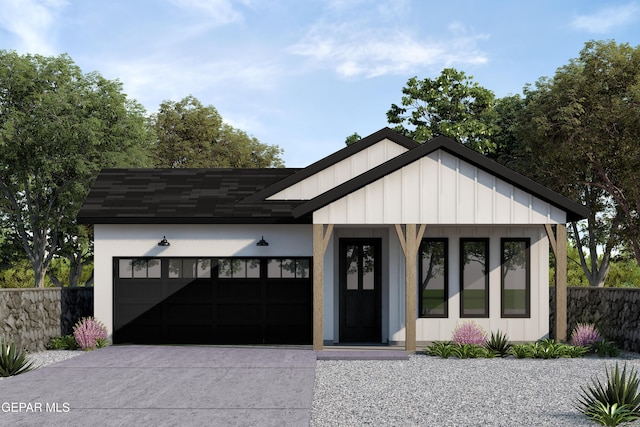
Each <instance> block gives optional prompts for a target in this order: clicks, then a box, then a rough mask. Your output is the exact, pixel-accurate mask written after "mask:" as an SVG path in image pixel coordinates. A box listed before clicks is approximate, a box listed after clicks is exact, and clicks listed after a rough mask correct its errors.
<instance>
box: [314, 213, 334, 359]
mask: <svg viewBox="0 0 640 427" xmlns="http://www.w3.org/2000/svg"><path fill="white" fill-rule="evenodd" d="M332 232H333V224H329V225H327V227H326V229H325V226H324V224H313V349H314V350H322V348H323V346H324V334H323V322H322V316H323V302H324V254H325V252H326V251H327V246H328V245H329V240H330V239H331V233H332Z"/></svg>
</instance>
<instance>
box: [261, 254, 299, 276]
mask: <svg viewBox="0 0 640 427" xmlns="http://www.w3.org/2000/svg"><path fill="white" fill-rule="evenodd" d="M267 276H268V277H269V278H270V279H279V278H283V279H294V278H297V279H306V278H308V277H309V260H308V259H306V258H305V259H297V258H296V259H291V258H283V259H279V258H278V259H270V260H269V262H268V264H267Z"/></svg>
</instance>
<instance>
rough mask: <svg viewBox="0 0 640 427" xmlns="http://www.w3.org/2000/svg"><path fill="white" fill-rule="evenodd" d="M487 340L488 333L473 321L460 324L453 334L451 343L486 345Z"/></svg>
mask: <svg viewBox="0 0 640 427" xmlns="http://www.w3.org/2000/svg"><path fill="white" fill-rule="evenodd" d="M486 340H487V332H486V331H485V330H484V329H483V328H482V326H480V325H478V324H477V323H476V322H473V321H470V322H464V323H460V324H458V325H457V326H456V327H455V329H454V330H453V332H452V333H451V341H452V342H453V343H455V344H477V345H484V343H485V341H486Z"/></svg>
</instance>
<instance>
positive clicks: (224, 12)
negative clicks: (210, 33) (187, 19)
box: [171, 0, 247, 26]
mask: <svg viewBox="0 0 640 427" xmlns="http://www.w3.org/2000/svg"><path fill="white" fill-rule="evenodd" d="M171 3H173V4H175V5H176V6H179V7H182V8H185V9H192V10H195V11H197V12H199V13H204V14H206V15H207V16H208V18H209V19H210V20H211V21H210V23H211V24H213V25H215V26H220V25H227V24H233V23H235V22H241V21H242V19H243V18H242V14H241V13H240V12H238V11H237V10H235V9H234V7H233V4H232V2H231V1H230V0H171ZM243 3H244V4H247V3H246V2H243Z"/></svg>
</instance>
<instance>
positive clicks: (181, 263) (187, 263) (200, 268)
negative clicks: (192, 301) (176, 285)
mask: <svg viewBox="0 0 640 427" xmlns="http://www.w3.org/2000/svg"><path fill="white" fill-rule="evenodd" d="M210 277H211V259H208V258H206V259H197V258H171V259H169V279H195V278H198V279H204V278H210Z"/></svg>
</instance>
